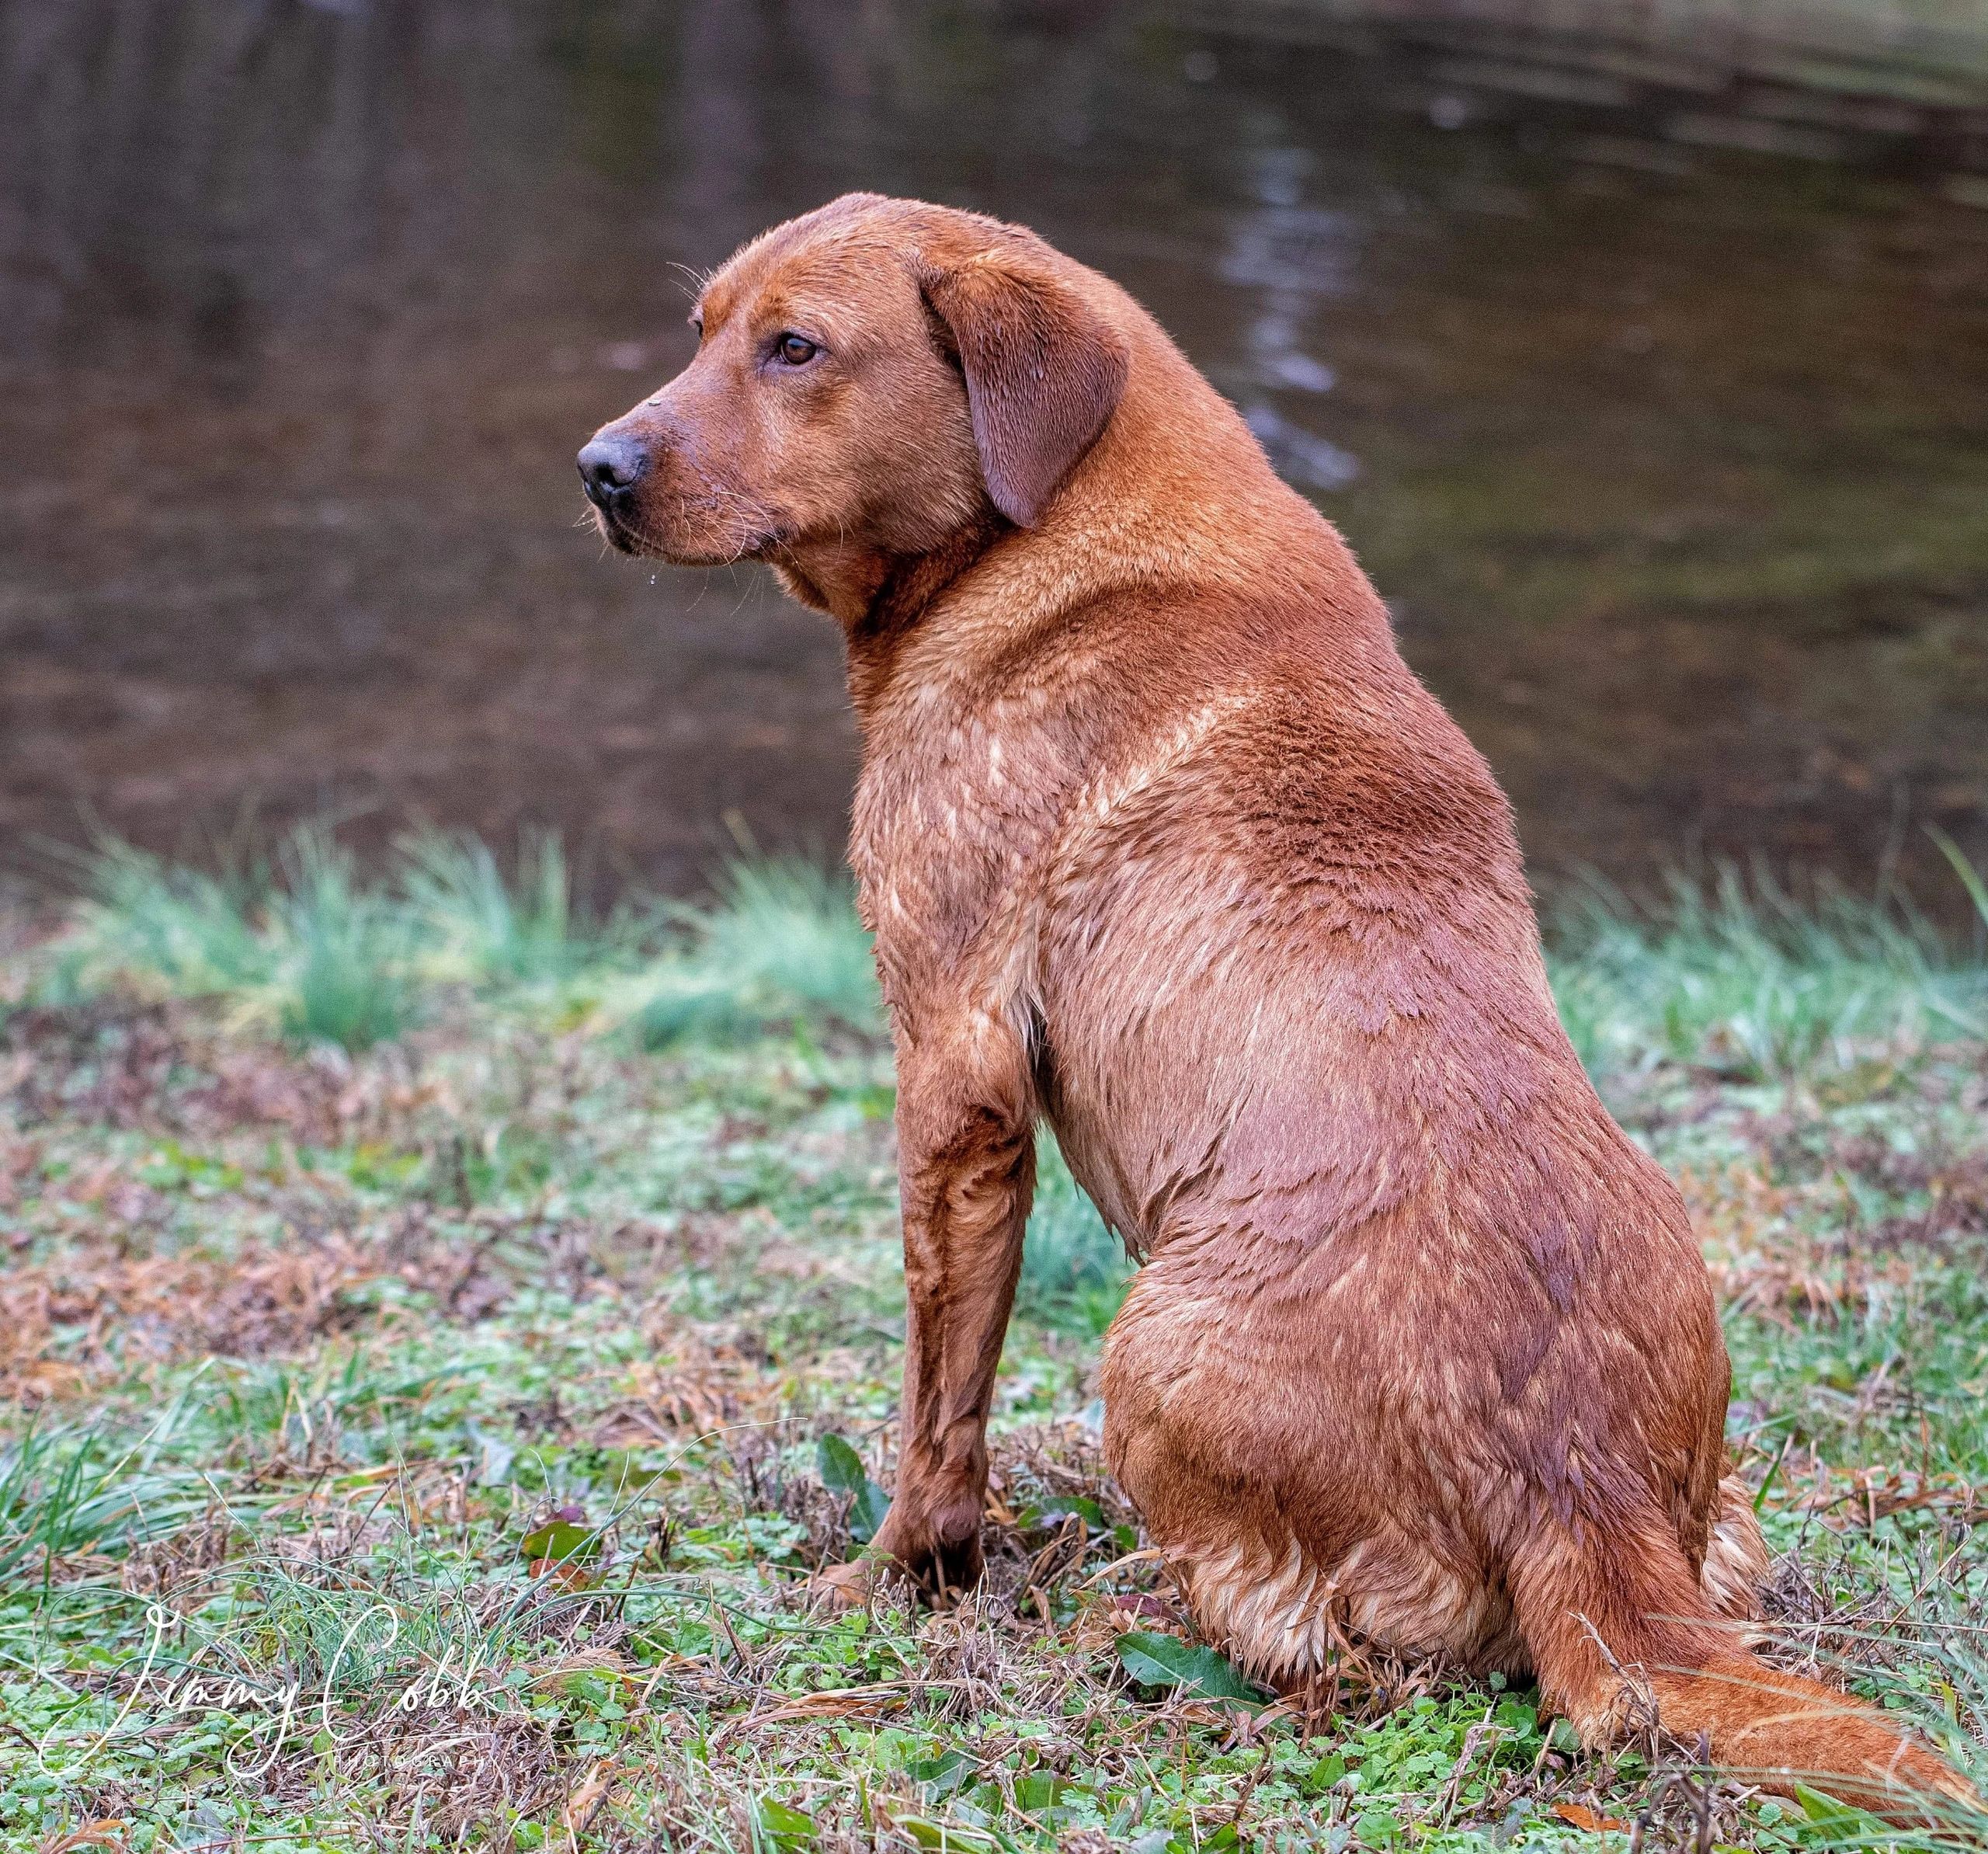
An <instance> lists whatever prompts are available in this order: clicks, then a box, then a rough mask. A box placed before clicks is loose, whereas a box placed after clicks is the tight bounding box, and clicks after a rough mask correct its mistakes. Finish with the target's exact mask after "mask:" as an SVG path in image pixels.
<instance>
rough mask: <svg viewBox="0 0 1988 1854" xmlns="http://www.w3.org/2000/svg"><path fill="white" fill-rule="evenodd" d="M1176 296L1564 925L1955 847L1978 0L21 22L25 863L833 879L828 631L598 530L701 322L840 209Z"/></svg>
mask: <svg viewBox="0 0 1988 1854" xmlns="http://www.w3.org/2000/svg"><path fill="white" fill-rule="evenodd" d="M857 186H862V187H872V188H877V189H880V190H885V191H889V192H895V193H914V194H919V195H923V196H924V197H928V198H931V199H934V200H944V201H947V202H949V203H954V204H958V205H962V206H969V207H977V208H979V209H982V210H987V211H989V212H993V213H996V214H1001V215H1003V216H1005V217H1013V218H1017V219H1020V220H1023V221H1027V223H1029V224H1032V225H1034V226H1035V227H1036V228H1038V229H1039V230H1040V231H1042V232H1043V233H1044V235H1046V236H1048V238H1051V240H1053V241H1054V242H1056V243H1058V244H1059V245H1062V246H1063V247H1065V249H1068V250H1069V251H1070V252H1072V253H1073V254H1074V255H1076V256H1079V257H1080V258H1082V259H1084V260H1086V261H1087V262H1089V263H1093V264H1094V265H1097V266H1100V268H1102V269H1103V270H1107V271H1109V272H1110V273H1111V274H1113V275H1114V277H1117V278H1119V279H1120V280H1122V281H1123V282H1124V283H1126V284H1127V285H1128V286H1129V287H1131V289H1132V290H1134V291H1135V293H1136V294H1138V295H1139V296H1141V297H1143V298H1144V300H1145V301H1146V302H1147V304H1149V306H1150V307H1151V308H1152V309H1153V310H1154V311H1156V313H1157V314H1158V315H1159V316H1160V318H1162V319H1163V321H1164V322H1166V324H1167V325H1168V326H1169V327H1170V329H1172V330H1173V332H1174V333H1175V335H1176V336H1177V337H1178V338H1179V339H1180V341H1181V342H1182V343H1183V345H1184V346H1185V347H1186V349H1187V351H1188V353H1190V356H1191V357H1193V358H1194V360H1196V361H1197V363H1199V364H1200V365H1201V367H1203V368H1204V370H1206V371H1207V372H1208V374H1210V375H1211V377H1212V378H1213V379H1214V380H1215V381H1216V382H1217V384H1218V385H1219V386H1220V387H1221V388H1222V390H1223V391H1225V392H1226V393H1227V394H1228V395H1230V396H1231V397H1232V398H1233V399H1234V400H1236V402H1237V403H1238V404H1239V405H1241V406H1242V407H1243V409H1244V410H1245V412H1246V414H1247V415H1248V416H1249V420H1250V422H1251V423H1252V424H1253V426H1255V428H1256V430H1257V432H1258V433H1259V434H1260V436H1261V437H1262V438H1263V441H1264V442H1265V443H1266V444H1267V446H1268V447H1269V449H1270V452H1271V454H1272V455H1273V456H1274V458H1275V459H1276V460H1277V463H1278V464H1279V465H1280V467H1281V468H1282V469H1283V471H1284V473H1285V474H1286V475H1288V477H1289V478H1290V479H1291V481H1292V482H1295V483H1296V484H1298V485H1299V486H1300V487H1301V488H1302V489H1303V490H1304V491H1305V492H1306V493H1307V494H1308V495H1309V496H1312V497H1313V498H1314V499H1315V501H1316V502H1317V503H1318V504H1319V506H1320V507H1321V508H1322V509H1323V510H1325V511H1326V513H1328V514H1329V516H1330V517H1331V518H1332V519H1333V520H1334V521H1336V522H1337V523H1338V524H1340V527H1342V528H1343V530H1344V531H1345V532H1346V534H1347V536H1348V537H1349V538H1350V541H1352V543H1353V544H1354V548H1356V549H1357V551H1358V552H1359V554H1360V555H1361V558H1363V560H1364V562H1365V563H1366V564H1367V565H1368V568H1369V569H1370V570H1371V572H1372V573H1373V574H1374V576H1375V578H1376V579H1377V580H1378V583H1379V585H1380V587H1381V589H1382V593H1383V594H1384V595H1385V597H1386V598H1387V599H1388V602H1389V604H1390V606H1391V607H1392V610H1393V613H1394V615H1395V621H1396V624H1397V625H1398V627H1399V631H1400V635H1401V638H1402V644H1403V646H1404V648H1405V649H1406V652H1407V653H1408V656H1409V659H1410V660H1411V661H1412V662H1413V664H1414V665H1415V666H1416V669H1417V670H1419V671H1420V673H1422V675H1423V677H1425V678H1426V679H1427V680H1428V681H1429V682H1430V684H1432V685H1433V687H1434V688H1435V689H1436V690H1437V692H1438V693H1439V694H1441V696H1442V697H1443V698H1444V700H1445V701H1448V703H1449V704H1451V707H1452V708H1453V709H1454V710H1455V712H1456V713H1457V714H1458V716H1459V718H1461V721H1462V722H1463V723H1464V725H1465V727H1466V728H1467V729H1468V730H1469V732H1470V733H1471V734H1472V736H1473V737H1474V738H1475V739H1476V741H1477V742H1478V743H1479V745H1480V746H1482V748H1483V749H1484V750H1485V751H1486V753H1488V754H1489V757H1490V758H1491V760H1492V761H1493V764H1494V765H1495V767H1496V770H1497V771H1498V772H1499V774H1500V776H1501V777H1503V780H1504V781H1505V783H1506V784H1507V788H1509V789H1510V791H1511V793H1512V795H1513V796H1514V799H1515V801H1516V802H1517V806H1518V809H1519V813H1520V818H1521V828H1522V831H1523V834H1524V840H1525V844H1526V847H1527V852H1528V854H1529V855H1530V857H1531V860H1532V864H1533V867H1534V871H1535V874H1536V875H1537V877H1538V878H1539V879H1540V881H1541V883H1542V885H1545V886H1547V887H1548V888H1550V887H1551V886H1552V885H1553V884H1554V883H1555V882H1558V881H1563V880H1565V879H1566V878H1567V877H1568V876H1569V875H1571V874H1572V873H1573V872H1574V871H1579V870H1581V869H1583V868H1589V867H1596V868H1600V869H1601V870H1602V871H1605V872H1606V873H1607V875H1610V876H1611V877H1612V878H1614V879H1616V880H1617V881H1619V882H1622V883H1624V884H1625V885H1628V886H1629V887H1631V888H1632V889H1635V888H1637V887H1639V886H1641V885H1647V884H1649V882H1652V881H1653V880H1654V879H1655V878H1656V875H1658V873H1659V872H1660V871H1663V869H1665V868H1669V867H1671V866H1675V865H1678V864H1685V865H1690V864H1692V863H1693V862H1694V861H1703V860H1704V859H1707V858H1710V857H1742V858H1747V857H1758V858H1760V859H1762V860H1763V861H1764V863H1765V864H1766V865H1767V867H1768V868H1771V869H1773V870H1774V871H1781V872H1783V873H1784V874H1785V873H1788V872H1797V873H1799V872H1801V871H1816V870H1822V871H1835V872H1836V873H1837V874H1838V875H1840V876H1841V877H1842V878H1844V880H1845V881H1847V882H1850V883H1851V884H1852V885H1854V886H1857V887H1858V888H1860V889H1865V890H1867V891H1868V889H1871V888H1872V887H1873V886H1874V885H1879V884H1895V885H1903V886H1904V887H1905V888H1906V889H1910V890H1911V891H1913V892H1917V893H1918V894H1920V896H1922V897H1923V899H1924V900H1925V901H1926V902H1927V904H1928V905H1929V906H1931V907H1932V908H1933V909H1934V911H1935V912H1944V913H1953V914H1955V915H1958V913H1961V912H1962V911H1964V910H1965V908H1966V903H1965V896H1963V895H1962V892H1961V890H1960V889H1959V887H1958V885H1957V884H1956V883H1955V882H1954V880H1953V878H1952V873H1951V871H1949V870H1948V868H1947V866H1946V864H1945V862H1944V861H1942V860H1941V854H1940V852H1939V850H1938V849H1937V847H1935V846H1934V843H1933V842H1932V840H1931V838H1930V837H1929V836H1928V834H1927V832H1926V830H1924V826H1927V825H1929V824H1930V825H1933V826H1936V827H1938V828H1939V829H1941V830H1944V831H1945V832H1946V833H1948V834H1949V835H1950V836H1951V837H1952V839H1953V840H1955V841H1957V843H1958V845H1959V846H1960V847H1962V849H1963V850H1965V851H1966V852H1968V853H1969V854H1971V855H1972V857H1973V858H1974V861H1976V864H1981V863H1983V861H1988V5H1983V4H1982V3H1981V0H1812V3H1810V0H1776V3H1774V4H1769V3H1767V0H1695V3H1689V4H1687V3H1686V0H1617V3H1614V4H1611V3H1608V0H1593V3H1586V0H1550V3H1549V0H1536V3H1528V0H1475V3H1468V0H1451V3H1449V4H1444V3H1441V0H1371V3H1368V0H1262V3H1261V4H1249V3H1248V0H1235V3H1233V4H1229V5H1222V4H1208V5H1187V4H1159V3H1154V4H1145V3H1142V0H1128V3H1126V4H1119V5H1114V4H1107V3H1103V0H1098V3H1096V4H1083V3H1081V0H1061V3H1058V0H1034V3H1024V0H1013V3H1009V4H1001V3H998V0H978V3H974V0H960V3H958V4H954V5H932V6H921V5H909V4H902V5H900V4H896V3H895V0H787V3H784V4H783V3H780V0H703V3H701V4H695V3H693V4H672V3H670V0H619V3H617V0H600V3H599V4H593V5H587V4H579V3H577V0H572V3H563V4H562V3H560V0H316V3H306V0H13V3H12V4H10V5H5V6H4V7H0V861H5V863H6V864H8V865H9V866H11V867H14V868H26V867H28V866H30V864H33V863H34V861H36V858H37V857H45V855H46V854H47V851H46V847H45V846H46V844H47V841H48V840H70V841H81V840H85V839H86V838H87V837H89V835H90V833H92V832H93V831H97V830H112V831H115V832H117V833H123V834H125V835H127V836H128V837H130V838H132V839H133V840H135V841H136V842H137V843H139V844H143V845H145V846H148V847H151V848H154V849H157V850H162V851H174V850H181V851H183V850H186V849H187V848H188V847H189V845H190V844H193V843H195V842H197V841H199V840H203V839H210V838H212V837H217V836H222V835H225V834H227V833H229V832H231V831H234V830H238V829H239V828H241V820H242V819H243V818H244V817H245V816H253V817H254V818H255V819H256V820H257V821H258V827H259V828H266V829H270V830H273V829H275V828H276V827H278V826H280V825H282V824H283V823H286V822H287V821H290V820H292V819H296V818H299V817H303V816H314V815H318V814H321V813H323V812H327V811H330V812H333V813H334V814H335V815H338V816H342V817H344V818H346V819H347V820H348V822H347V823H346V826H345V833H346V836H347V837H349V839H350V840H352V841H353V842H354V843H355V844H357V845H359V846H360V848H361V849H362V850H364V849H366V848H367V847H368V846H371V847H379V846H381V845H384V844H385V843H386V842H388V840H390V839H391V837H393V836H394V833H396V832H398V831H400V830H404V829H405V828H406V827H408V826H409V825H411V824H416V823H432V824H435V825H439V826H444V827H447V828H450V829H455V828H467V829H473V830H478V831H480V832H481V833H484V835H485V837H488V839H489V840H491V841H492V842H493V843H497V844H506V843H514V842H516V840H518V837H519V833H520V831H521V830H527V829H535V828H539V827H545V828H555V829H558V830H561V831H563V833H565V839H566V840H567V842H568V844H569V845H570V846H572V847H573V850H574V853H575V855H576V856H577V857H579V860H580V861H581V863H582V866H583V867H584V868H586V871H588V879H589V882H590V884H591V885H593V888H594V889H596V891H597V892H600V894H601V895H603V896H605V895H606V894H607V893H610V892H613V890H614V889H616V888H617V886H619V885H630V884H639V885H661V886H663V887H666V888H673V889H679V890H680V889H689V888H693V887H694V886H695V885H697V883H698V882H700V879H702V878H703V877H704V875H705V873H706V872H707V871H709V870H710V869H711V867H712V866H713V864H714V862H715V861H717V860H718V859H719V858H720V857H722V856H723V855H724V854H726V853H728V852H729V851H732V850H734V849H735V847H736V845H737V844H738V842H739V840H741V839H742V838H744V839H745V840H749V842H751V843H752V844H754V845H756V847H759V849H761V850H785V849H790V848H795V849H801V850H808V851H812V852H813V853H815V854H822V855H827V854H833V853H834V852H835V851H836V850H838V849H839V847H840V843H841V838H842V833H843V827H844V821H845V816H846V805H847V799H848V795H849V789H850V782H851V780H852V778H853V770H854V759H855V753H854V738H853V730H852V728H851V725H850V721H849V718H848V715H847V711H846V702H845V699H844V695H843V685H842V675H841V662H840V651H839V640H838V638H837V636H836V633H835V631H834V630H833V628H832V627H831V626H830V625H829V623H828V622H827V621H825V620H823V619H821V618H819V617H814V616H811V615H810V614H806V613H804V612H802V611H801V610H798V609H796V608H794V607H791V606H789V605H788V604H786V603H785V602H784V600H782V598H781V597H780V595H779V593H778V592H777V590H776V589H775V588H774V587H773V585H772V584H771V583H770V581H769V580H768V579H766V578H765V577H764V576H763V575H762V574H761V573H760V572H759V571H758V570H757V569H737V570H735V571H731V572H719V573H714V574H703V573H690V572H676V571H674V570H672V569H656V568H654V567H652V566H651V565H648V564H647V563H642V564H639V565H638V564H637V563H633V562H628V561H625V560H623V559H620V558H617V557H613V556H610V555H607V554H606V552H605V551H604V550H603V548H602V546H601V544H600V542H599V541H597V540H596V538H595V537H593V534H591V533H590V532H589V531H586V529H585V528H584V527H582V525H579V516H580V514H581V511H582V503H581V500H580V497H579V491H578V487H577V484H576V481H575V475H574V472H573V466H572V455H573V452H574V450H575V448H576V447H578V446H579V443H581V442H582V440H584V439H585V438H586V436H587V434H588V433H589V432H590V431H591V430H593V427H594V426H596V424H597V423H600V421H602V420H603V419H606V418H608V417H610V416H613V415H614V414H617V413H618V412H621V411H622V410H624V409H625V408H626V407H627V405H629V404H631V402H633V401H634V400H635V399H636V398H638V397H640V396H641V395H643V394H644V393H645V392H646V391H649V390H652V388H653V387H654V386H655V384H658V383H659V382H660V381H662V379H664V378H666V377H668V376H669V374H672V373H673V372H674V371H675V370H676V368H677V367H679V366H680V365H681V364H682V363H683V361H684V360H686V358H687V357H688V355H689V353H690V346H691V343H690V337H689V335H688V332H687V330H686V328H685V327H684V324H683V316H684V313H685V311H686V308H687V306H688V303H689V300H690V280H691V277H692V275H693V273H694V272H695V271H696V270H698V269H700V268H701V267H704V266H711V265H712V264H714V263H718V262H719V261H721V259H723V258H724V257H725V256H726V255H727V254H728V252H730V250H731V249H732V248H733V247H734V246H735V245H736V244H737V243H738V242H739V241H740V240H742V238H745V237H747V236H749V235H751V234H752V233H753V232H754V231H757V230H759V228H761V227H763V225H765V224H767V223H769V222H770V221H773V220H776V219H778V218H780V217H784V216H785V215H787V214H792V213H794V212H796V211H798V210H804V209H805V208H807V207H811V206H813V205H815V204H817V203H819V202H820V201H822V200H825V199H826V198H828V197H831V196H832V195H833V194H835V193H838V192H840V191H842V190H845V189H847V188H850V187H857Z"/></svg>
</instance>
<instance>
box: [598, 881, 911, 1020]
mask: <svg viewBox="0 0 1988 1854" xmlns="http://www.w3.org/2000/svg"><path fill="white" fill-rule="evenodd" d="M669 917H670V918H671V919H672V920H673V921H674V922H675V923H676V925H677V926H678V927H679V930H680V933H681V935H682V938H681V941H679V944H678V945H677V946H676V948H674V949H673V951H672V952H671V953H669V954H668V955H666V956H665V957H663V958H659V959H658V960H657V961H655V962H654V963H653V964H652V965H651V966H650V967H649V969H648V970H647V971H646V972H644V973H643V974H642V975H641V977H640V978H639V979H638V980H637V981H636V983H635V984H634V986H633V988H632V990H631V993H630V996H629V998H628V1000H627V1003H626V1004H624V1010H623V1013H622V1014H623V1015H624V1017H625V1018H626V1020H627V1021H628V1022H629V1024H630V1025H631V1028H632V1029H633V1031H634V1034H635V1036H636V1038H637V1040H638V1042H641V1044H642V1045H644V1046H645V1048H648V1049H659V1048H662V1047H663V1046H665V1045H668V1044H671V1043H675V1042H686V1041H694V1040H703V1041H709V1042H731V1041H736V1040H738V1039H739V1038H742V1037H745V1036H749V1035H756V1034H758V1033H759V1032H761V1031H764V1030H766V1029H767V1028H772V1027H775V1026H777V1025H780V1024H788V1023H792V1022H794V1021H802V1022H808V1021H813V1022H824V1021H825V1022H829V1023H832V1024H839V1025H841V1026H843V1027H845V1028H851V1029H857V1030H874V1028H877V1026H878V1021H879V1018H880V1015H881V1010H880V1006H879V1003H878V995H877V976H876V969H875V967H874V965H873V964H872V962H871V952H870V936H869V935H868V934H867V933H865V932H864V929H863V925H862V923H861V922H860V921H859V920H857V917H856V910H855V906H854V904H853V898H852V896H851V894H850V888H849V885H848V882H847V881H846V878H843V877H842V876H839V875H834V874H831V873H830V872H829V871H825V870H823V869H821V868H817V867H816V866H815V865H814V864H810V863H806V862H802V861H798V860H795V859H792V858H776V859H773V860H770V861H759V862H735V863H733V864H731V865H730V866H729V867H728V868H727V869H726V870H725V872H724V875H722V877H721V879H720V882H719V884H718V899H717V900H716V901H715V903H712V904H711V905H709V906H690V905H687V904H686V905H679V906H676V907H675V908H673V909H672V910H669Z"/></svg>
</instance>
